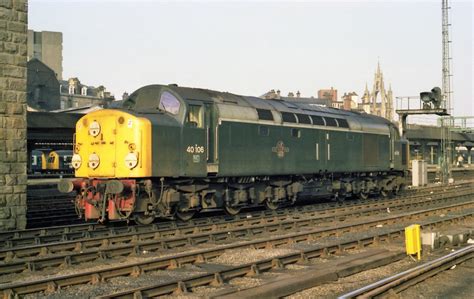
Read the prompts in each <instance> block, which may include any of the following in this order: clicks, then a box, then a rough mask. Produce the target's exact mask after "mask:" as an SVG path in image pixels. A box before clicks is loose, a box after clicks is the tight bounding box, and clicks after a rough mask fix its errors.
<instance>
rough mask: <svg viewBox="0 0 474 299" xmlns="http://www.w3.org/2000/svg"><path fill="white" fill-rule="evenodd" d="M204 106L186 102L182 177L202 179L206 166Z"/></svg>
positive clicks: (200, 103)
mask: <svg viewBox="0 0 474 299" xmlns="http://www.w3.org/2000/svg"><path fill="white" fill-rule="evenodd" d="M205 110H206V106H205V105H204V104H203V103H202V102H201V101H194V100H188V101H187V111H186V117H185V120H184V126H183V135H182V137H183V139H182V150H183V152H184V155H183V162H184V164H183V175H184V176H188V177H190V176H197V177H204V176H206V175H207V173H206V164H207V154H208V149H207V138H206V136H207V129H206V128H207V126H206V123H207V122H206V117H205V115H206V112H205Z"/></svg>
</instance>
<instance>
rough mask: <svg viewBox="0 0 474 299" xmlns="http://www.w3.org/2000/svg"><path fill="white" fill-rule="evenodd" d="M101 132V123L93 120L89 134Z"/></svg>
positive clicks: (93, 134)
mask: <svg viewBox="0 0 474 299" xmlns="http://www.w3.org/2000/svg"><path fill="white" fill-rule="evenodd" d="M99 133H100V125H99V123H98V122H97V121H95V120H94V121H93V122H92V123H91V124H90V126H89V134H91V135H92V136H94V137H95V136H97V135H99Z"/></svg>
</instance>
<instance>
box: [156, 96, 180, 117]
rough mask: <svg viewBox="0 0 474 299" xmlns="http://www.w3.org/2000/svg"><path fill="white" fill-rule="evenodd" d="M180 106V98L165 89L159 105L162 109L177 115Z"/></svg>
mask: <svg viewBox="0 0 474 299" xmlns="http://www.w3.org/2000/svg"><path fill="white" fill-rule="evenodd" d="M180 106H181V104H180V103H179V100H178V99H177V98H176V97H175V96H174V95H172V94H171V93H169V92H167V91H165V92H163V93H162V94H161V97H160V105H159V107H160V109H161V110H163V111H166V112H169V113H171V114H173V115H177V114H178V113H179V107H180Z"/></svg>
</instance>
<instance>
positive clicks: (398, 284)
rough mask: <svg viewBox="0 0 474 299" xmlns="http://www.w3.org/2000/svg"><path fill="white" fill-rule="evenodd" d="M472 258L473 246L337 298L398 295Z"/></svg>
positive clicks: (473, 256) (473, 253)
mask: <svg viewBox="0 0 474 299" xmlns="http://www.w3.org/2000/svg"><path fill="white" fill-rule="evenodd" d="M472 258H474V245H470V246H467V247H464V248H461V249H459V250H456V251H454V252H451V253H449V254H447V255H445V256H443V257H440V258H437V259H435V260H433V261H430V262H427V263H424V264H422V265H420V266H417V267H415V268H411V269H409V270H406V271H404V272H402V273H398V274H395V275H393V276H390V277H387V278H384V279H382V280H380V281H377V282H375V283H372V284H370V285H367V286H365V287H362V288H359V289H357V290H354V291H352V292H349V293H347V294H344V295H342V296H340V297H339V298H340V299H348V298H374V297H376V296H383V295H386V294H388V292H392V293H400V292H401V291H403V290H406V289H408V288H409V287H411V286H413V285H415V284H417V283H419V282H421V281H423V280H426V279H428V278H430V277H432V276H434V275H436V274H438V273H441V272H443V271H445V270H448V269H450V268H451V267H452V266H454V265H457V264H460V263H463V262H465V261H467V260H469V259H472Z"/></svg>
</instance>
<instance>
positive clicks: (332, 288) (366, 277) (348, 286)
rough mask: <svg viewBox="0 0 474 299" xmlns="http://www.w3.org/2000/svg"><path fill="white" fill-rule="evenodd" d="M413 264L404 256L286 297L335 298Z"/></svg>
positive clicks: (303, 298)
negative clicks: (386, 263) (385, 264)
mask: <svg viewBox="0 0 474 299" xmlns="http://www.w3.org/2000/svg"><path fill="white" fill-rule="evenodd" d="M414 264H415V262H413V260H411V259H409V258H406V259H403V260H401V261H399V262H396V263H392V264H390V265H387V266H384V267H380V268H377V269H372V270H368V271H364V272H360V273H358V274H355V275H352V276H348V277H344V278H341V279H339V280H338V281H337V282H334V283H331V284H325V285H321V286H318V287H315V288H311V289H307V290H305V291H302V292H299V293H296V294H293V295H291V296H289V297H286V298H290V299H306V298H337V296H338V295H341V294H343V293H345V292H349V291H351V290H354V289H356V288H359V287H362V286H365V285H367V284H369V283H372V282H375V281H377V280H379V279H382V278H384V277H386V276H389V275H391V274H395V273H398V272H401V271H404V270H406V269H408V268H410V267H413V265H414ZM407 298H409V297H407Z"/></svg>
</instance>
